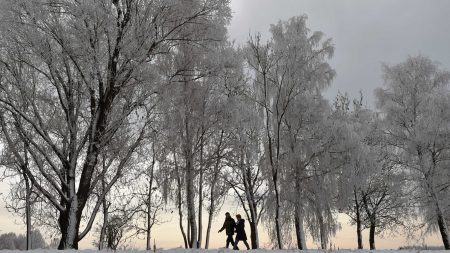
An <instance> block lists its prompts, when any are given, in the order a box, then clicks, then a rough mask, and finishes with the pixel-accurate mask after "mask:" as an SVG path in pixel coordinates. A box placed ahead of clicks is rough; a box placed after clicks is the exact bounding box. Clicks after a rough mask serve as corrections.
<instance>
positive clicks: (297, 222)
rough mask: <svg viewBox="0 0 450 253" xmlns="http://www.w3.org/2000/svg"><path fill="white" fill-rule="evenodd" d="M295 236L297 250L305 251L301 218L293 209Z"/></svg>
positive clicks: (298, 212)
mask: <svg viewBox="0 0 450 253" xmlns="http://www.w3.org/2000/svg"><path fill="white" fill-rule="evenodd" d="M295 209H296V210H295V220H294V223H295V235H296V239H297V247H298V249H299V250H306V242H305V231H304V228H303V216H302V214H301V213H300V211H299V210H298V208H295Z"/></svg>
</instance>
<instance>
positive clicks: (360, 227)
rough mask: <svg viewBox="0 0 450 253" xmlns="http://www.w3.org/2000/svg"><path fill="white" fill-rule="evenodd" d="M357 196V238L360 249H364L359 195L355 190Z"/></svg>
mask: <svg viewBox="0 0 450 253" xmlns="http://www.w3.org/2000/svg"><path fill="white" fill-rule="evenodd" d="M353 193H354V194H355V213H356V236H357V240H358V249H363V241H362V222H361V212H360V211H361V207H360V205H359V201H358V195H357V192H356V189H354V190H353Z"/></svg>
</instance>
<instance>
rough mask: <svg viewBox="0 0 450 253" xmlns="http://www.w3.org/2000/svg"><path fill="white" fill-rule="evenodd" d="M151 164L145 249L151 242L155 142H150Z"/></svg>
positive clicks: (150, 247)
mask: <svg viewBox="0 0 450 253" xmlns="http://www.w3.org/2000/svg"><path fill="white" fill-rule="evenodd" d="M152 153H153V157H152V164H151V165H150V171H149V174H150V175H149V176H150V178H149V182H148V192H147V231H146V237H147V245H146V249H147V250H151V249H152V246H151V242H152V236H151V232H152V194H153V177H154V169H155V163H156V157H155V156H156V155H155V143H154V141H153V142H152Z"/></svg>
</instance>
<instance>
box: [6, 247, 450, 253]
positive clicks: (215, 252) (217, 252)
mask: <svg viewBox="0 0 450 253" xmlns="http://www.w3.org/2000/svg"><path fill="white" fill-rule="evenodd" d="M0 252H1V253H17V252H18V251H16V250H0ZM29 252H30V253H60V252H61V251H58V250H46V249H40V250H31V251H29ZM65 252H67V253H94V252H97V253H98V252H99V251H97V250H66V251H65ZM101 252H105V253H107V252H112V251H101ZM236 252H237V251H233V250H231V249H211V250H204V249H200V250H196V249H181V248H177V249H167V250H159V249H158V250H156V253H236ZM251 252H252V253H295V252H302V253H303V252H305V253H329V252H336V253H358V252H360V253H369V252H377V253H397V252H398V253H448V252H449V251H445V250H419V249H416V250H413V249H409V250H329V251H327V250H303V251H299V250H266V249H258V250H251ZM114 253H149V251H136V250H129V251H123V250H117V251H114ZM151 253H153V251H151Z"/></svg>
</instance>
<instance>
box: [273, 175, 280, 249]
mask: <svg viewBox="0 0 450 253" xmlns="http://www.w3.org/2000/svg"><path fill="white" fill-rule="evenodd" d="M272 179H273V184H274V188H275V204H276V207H275V230H276V235H277V243H278V249H283V244H282V243H281V226H280V194H279V192H278V181H277V175H276V174H274V175H273V177H272Z"/></svg>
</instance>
